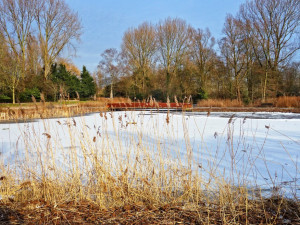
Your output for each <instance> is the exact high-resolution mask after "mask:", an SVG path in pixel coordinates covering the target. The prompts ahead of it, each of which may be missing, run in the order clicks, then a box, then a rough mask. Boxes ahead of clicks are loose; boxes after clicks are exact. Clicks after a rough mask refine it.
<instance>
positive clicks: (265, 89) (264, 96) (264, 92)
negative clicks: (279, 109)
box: [262, 71, 268, 102]
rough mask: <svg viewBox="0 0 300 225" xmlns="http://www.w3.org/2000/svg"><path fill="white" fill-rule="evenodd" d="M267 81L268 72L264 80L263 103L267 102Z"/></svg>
mask: <svg viewBox="0 0 300 225" xmlns="http://www.w3.org/2000/svg"><path fill="white" fill-rule="evenodd" d="M267 79H268V71H266V72H265V80H264V86H263V93H262V102H265V101H266V91H267Z"/></svg>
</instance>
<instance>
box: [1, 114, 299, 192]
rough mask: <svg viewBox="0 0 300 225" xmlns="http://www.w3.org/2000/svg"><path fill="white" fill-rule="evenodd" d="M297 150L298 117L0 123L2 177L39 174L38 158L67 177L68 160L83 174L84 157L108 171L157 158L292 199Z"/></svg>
mask: <svg viewBox="0 0 300 225" xmlns="http://www.w3.org/2000/svg"><path fill="white" fill-rule="evenodd" d="M232 115H234V116H232ZM299 149H300V115H298V114H296V116H295V114H293V117H292V118H291V114H289V113H267V112H266V113H254V114H253V113H226V112H224V113H223V114H222V113H211V114H210V116H207V113H189V112H170V113H157V112H156V111H126V112H125V111H119V112H107V113H101V114H99V113H93V114H89V115H86V116H83V117H74V118H53V119H43V120H36V121H34V122H29V123H6V124H0V152H1V156H0V162H2V163H1V164H2V165H1V168H3V169H2V171H5V170H7V169H8V168H9V169H16V168H23V167H26V168H28V167H30V165H31V166H32V168H30V169H31V170H32V171H34V170H35V169H36V170H37V171H38V170H40V169H41V166H40V164H41V162H40V160H42V161H43V162H44V163H43V166H45V168H51V167H57V166H61V167H62V168H63V170H68V171H69V170H72V167H73V166H74V165H72V163H73V162H74V160H77V164H78V166H82V167H84V168H87V167H88V160H87V159H86V157H88V156H89V155H91V154H94V155H97V156H98V157H102V158H101V160H105V161H106V162H107V163H108V165H111V166H112V168H114V167H115V164H116V161H119V162H122V160H124V161H130V160H131V159H132V158H134V157H136V155H139V156H140V157H141V158H143V159H147V158H148V159H151V160H153V162H154V164H155V163H159V162H155V160H156V159H157V160H158V155H160V157H163V158H164V159H165V161H164V163H169V164H174V167H176V166H177V164H179V163H180V164H181V165H180V166H183V167H187V168H188V166H189V165H191V168H192V169H193V171H194V172H197V174H199V176H202V177H203V180H208V179H218V180H224V181H225V182H228V183H231V184H233V185H244V186H248V187H258V188H261V189H263V190H272V189H274V188H278V190H280V191H282V192H283V193H284V194H285V195H287V196H296V197H297V198H299V197H300V190H299V188H300V180H299V175H300V174H299V169H298V166H299V162H298V157H299V156H300V151H299ZM74 153H76V154H75V155H76V159H75V158H74ZM178 166H179V165H178ZM114 169H115V170H116V169H117V168H114Z"/></svg>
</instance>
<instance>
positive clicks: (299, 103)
mask: <svg viewBox="0 0 300 225" xmlns="http://www.w3.org/2000/svg"><path fill="white" fill-rule="evenodd" d="M276 107H280V108H300V97H296V96H282V97H279V98H278V99H277V100H276Z"/></svg>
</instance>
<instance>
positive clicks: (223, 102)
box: [197, 99, 243, 107]
mask: <svg viewBox="0 0 300 225" xmlns="http://www.w3.org/2000/svg"><path fill="white" fill-rule="evenodd" d="M197 106H199V107H242V106H243V103H242V102H239V101H238V100H236V99H235V100H230V99H206V100H200V101H198V103H197Z"/></svg>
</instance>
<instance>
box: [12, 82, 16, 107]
mask: <svg viewBox="0 0 300 225" xmlns="http://www.w3.org/2000/svg"><path fill="white" fill-rule="evenodd" d="M15 92H16V91H15V86H13V88H12V98H13V104H16V94H15Z"/></svg>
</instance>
